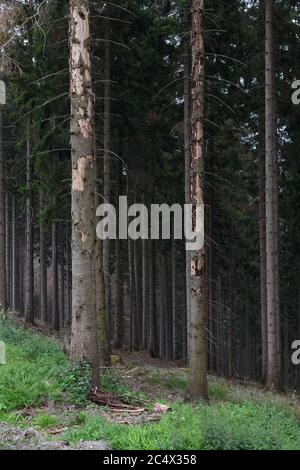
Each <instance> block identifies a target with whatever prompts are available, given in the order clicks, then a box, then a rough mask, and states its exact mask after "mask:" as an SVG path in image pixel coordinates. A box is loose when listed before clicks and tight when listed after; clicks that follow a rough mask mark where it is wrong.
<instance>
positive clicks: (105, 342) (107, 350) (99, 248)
mask: <svg viewBox="0 0 300 470" xmlns="http://www.w3.org/2000/svg"><path fill="white" fill-rule="evenodd" d="M94 124H95V116H94ZM93 145H94V155H95V161H94V199H95V207H96V208H97V207H98V206H99V204H100V197H99V182H98V159H97V143H96V134H95V133H94V138H93ZM95 243H96V244H95V283H96V292H95V295H96V311H97V330H98V342H99V345H98V347H99V361H100V364H103V365H104V366H106V367H110V366H111V346H110V340H109V338H110V335H109V327H108V318H107V306H106V300H105V282H104V269H103V263H104V260H103V241H102V240H100V239H98V238H97V236H96V242H95Z"/></svg>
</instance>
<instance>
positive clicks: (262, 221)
mask: <svg viewBox="0 0 300 470" xmlns="http://www.w3.org/2000/svg"><path fill="white" fill-rule="evenodd" d="M259 240H260V311H261V345H262V348H261V351H262V358H261V364H262V370H261V378H262V382H263V383H264V384H265V383H266V380H267V371H268V324H267V297H266V293H267V291H266V285H267V282H266V274H267V273H266V193H265V154H264V151H263V146H262V145H260V146H259Z"/></svg>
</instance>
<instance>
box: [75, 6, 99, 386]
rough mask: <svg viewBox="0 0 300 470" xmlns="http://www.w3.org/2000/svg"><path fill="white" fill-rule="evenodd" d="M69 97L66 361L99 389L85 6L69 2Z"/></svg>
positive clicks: (88, 40) (88, 44)
mask: <svg viewBox="0 0 300 470" xmlns="http://www.w3.org/2000/svg"><path fill="white" fill-rule="evenodd" d="M69 35H70V93H71V126H70V134H71V153H72V275H73V282H72V309H73V316H72V334H71V358H72V360H73V361H75V362H82V361H87V362H88V363H89V364H90V365H91V367H92V371H93V385H94V387H99V352H98V334H97V312H96V296H95V288H96V282H95V230H96V226H95V198H94V190H95V182H94V177H95V176H94V160H95V155H94V143H93V139H94V129H93V117H94V99H93V89H92V76H91V32H90V5H89V1H88V0H70V34H69Z"/></svg>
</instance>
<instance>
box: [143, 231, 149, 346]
mask: <svg viewBox="0 0 300 470" xmlns="http://www.w3.org/2000/svg"><path fill="white" fill-rule="evenodd" d="M148 256H149V254H148V240H143V241H142V272H143V335H142V348H143V349H144V350H146V349H147V348H148V323H149V266H148V259H149V258H148Z"/></svg>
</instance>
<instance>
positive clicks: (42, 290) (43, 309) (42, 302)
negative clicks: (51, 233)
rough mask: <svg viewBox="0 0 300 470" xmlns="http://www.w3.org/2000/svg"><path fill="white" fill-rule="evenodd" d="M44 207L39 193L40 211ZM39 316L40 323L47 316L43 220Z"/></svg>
mask: <svg viewBox="0 0 300 470" xmlns="http://www.w3.org/2000/svg"><path fill="white" fill-rule="evenodd" d="M43 208H44V198H43V195H42V194H40V211H42V210H43ZM40 318H41V322H42V323H46V322H47V318H48V292H47V249H46V232H45V227H44V223H43V221H41V223H40Z"/></svg>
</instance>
